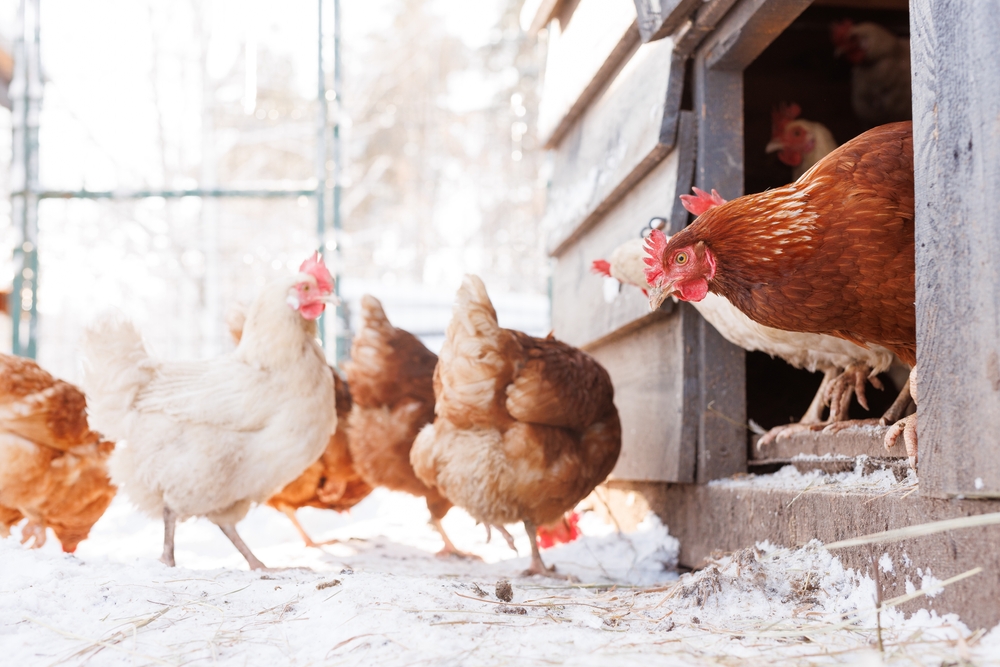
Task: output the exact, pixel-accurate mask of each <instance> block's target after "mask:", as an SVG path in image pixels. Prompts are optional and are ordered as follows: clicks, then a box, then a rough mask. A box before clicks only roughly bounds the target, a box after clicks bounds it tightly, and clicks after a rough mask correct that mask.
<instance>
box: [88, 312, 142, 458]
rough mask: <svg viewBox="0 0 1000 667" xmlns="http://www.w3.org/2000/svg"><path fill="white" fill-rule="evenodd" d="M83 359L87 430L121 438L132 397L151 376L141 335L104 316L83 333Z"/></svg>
mask: <svg viewBox="0 0 1000 667" xmlns="http://www.w3.org/2000/svg"><path fill="white" fill-rule="evenodd" d="M83 357H84V363H83V382H82V386H83V389H84V392H85V393H86V394H87V409H88V413H89V415H90V425H91V428H93V429H95V430H97V431H100V432H101V433H104V434H105V435H106V436H108V437H110V438H112V439H122V438H124V437H125V429H126V427H125V421H126V417H127V416H128V413H129V411H130V410H131V408H132V406H133V404H134V403H135V398H136V395H137V394H138V393H139V391H140V390H142V388H143V387H145V386H146V385H147V384H148V383H149V381H150V380H151V379H152V378H153V374H154V367H153V362H152V360H151V359H150V358H149V353H148V352H147V351H146V346H145V345H144V344H143V342H142V336H140V335H139V332H138V331H137V330H136V328H135V326H134V325H133V324H132V323H131V322H129V321H127V320H124V319H121V318H120V317H117V316H115V315H105V316H103V317H101V318H99V319H98V320H97V321H96V322H94V323H93V324H92V325H91V326H90V327H88V328H87V330H86V331H85V332H84V338H83Z"/></svg>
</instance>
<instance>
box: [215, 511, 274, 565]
mask: <svg viewBox="0 0 1000 667" xmlns="http://www.w3.org/2000/svg"><path fill="white" fill-rule="evenodd" d="M218 526H219V528H220V529H221V530H222V533H223V535H225V536H226V537H228V538H229V541H230V542H232V543H233V546H234V547H236V549H237V550H238V551H239V552H240V553H241V554H243V557H244V558H246V559H247V564H249V565H250V569H251V570H266V569H267V567H266V566H265V565H264V564H263V563H261V562H260V561H259V560H257V557H256V556H254V555H253V552H251V551H250V547H248V546H247V545H246V542H244V541H243V538H241V537H240V536H239V533H237V532H236V526H234V525H233V524H231V523H225V524H223V523H220V524H218Z"/></svg>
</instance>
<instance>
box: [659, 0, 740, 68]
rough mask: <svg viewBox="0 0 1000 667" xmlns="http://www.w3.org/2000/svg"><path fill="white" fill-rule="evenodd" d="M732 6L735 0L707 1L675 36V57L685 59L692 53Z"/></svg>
mask: <svg viewBox="0 0 1000 667" xmlns="http://www.w3.org/2000/svg"><path fill="white" fill-rule="evenodd" d="M734 4H736V0H707V1H706V2H705V3H703V4H702V6H701V7H700V8H699V9H698V12H697V13H696V14H695V15H694V17H693V18H692V19H689V20H688V21H687V23H686V24H685V25H684V26H683V27H682V28H681V29H680V30H678V31H677V34H676V35H675V40H676V42H677V44H676V47H675V48H674V51H675V52H676V53H677V55H679V56H682V57H684V58H687V57H688V56H690V55H691V54H692V53H694V50H695V49H696V48H697V47H698V46H699V45H700V44H701V42H702V40H704V39H705V37H706V36H707V35H708V34H709V33H711V32H712V31H713V30H714V29H715V26H716V25H718V23H719V21H721V20H722V18H723V17H724V16H725V15H726V13H727V12H728V11H729V10H730V9H731V8H732V6H733V5H734Z"/></svg>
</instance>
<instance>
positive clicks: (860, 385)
mask: <svg viewBox="0 0 1000 667" xmlns="http://www.w3.org/2000/svg"><path fill="white" fill-rule="evenodd" d="M871 370H872V369H871V368H870V367H869V366H867V365H866V364H851V365H850V366H848V367H847V368H845V369H844V372H843V373H841V374H840V375H838V376H837V377H836V378H834V379H833V381H832V382H830V383H829V384H828V385H827V389H826V396H825V397H824V399H825V402H826V403H827V404H828V405H829V406H830V418H829V419H828V420H827V421H829V422H839V421H844V420H845V419H846V418H847V411H848V409H849V408H850V406H851V396H852V395H853V396H857V398H858V403H860V404H861V407H863V408H864V409H865V410H868V398H867V397H866V396H865V383H866V382H871V383H872V386H873V387H875V388H876V389H882V382H881V381H880V380H879V379H878V377H876V376H872V375H871Z"/></svg>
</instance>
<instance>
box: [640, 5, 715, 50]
mask: <svg viewBox="0 0 1000 667" xmlns="http://www.w3.org/2000/svg"><path fill="white" fill-rule="evenodd" d="M700 4H702V3H701V0H635V11H636V15H637V19H636V22H637V23H638V26H639V37H640V38H641V39H642V42H643V43H644V44H645V43H646V42H652V41H655V40H657V39H662V38H664V37H666V36H668V35H671V34H673V33H674V31H675V30H677V28H679V27H680V26H681V24H683V23H684V21H686V20H687V19H688V17H689V16H691V14H693V13H694V11H695V10H696V9H698V5H700Z"/></svg>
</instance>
